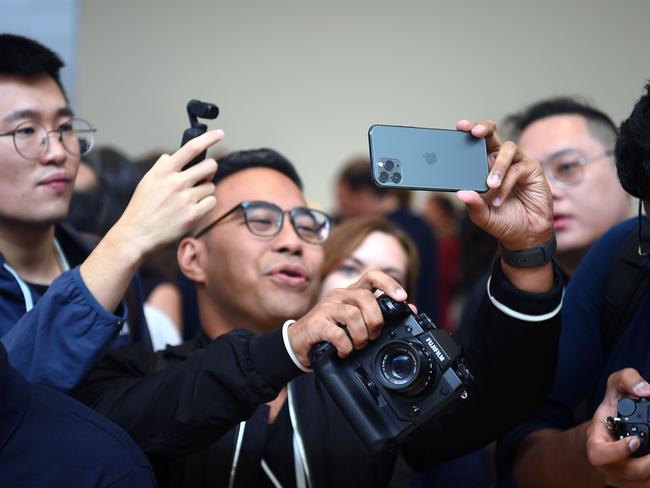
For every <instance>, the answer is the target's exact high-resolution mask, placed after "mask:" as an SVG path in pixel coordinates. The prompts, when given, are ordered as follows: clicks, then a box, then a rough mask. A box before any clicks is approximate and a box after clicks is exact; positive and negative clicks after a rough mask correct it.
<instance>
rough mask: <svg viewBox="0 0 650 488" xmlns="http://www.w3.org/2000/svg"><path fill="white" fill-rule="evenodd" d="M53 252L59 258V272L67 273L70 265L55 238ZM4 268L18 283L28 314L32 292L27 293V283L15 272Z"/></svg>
mask: <svg viewBox="0 0 650 488" xmlns="http://www.w3.org/2000/svg"><path fill="white" fill-rule="evenodd" d="M54 250H55V251H56V255H57V257H58V258H59V265H60V266H61V271H62V272H66V271H68V270H69V269H70V265H69V264H68V260H67V259H66V258H65V254H63V250H62V249H61V245H60V244H59V240H58V239H57V238H56V237H55V238H54ZM4 268H5V269H6V270H7V271H9V273H11V274H12V276H13V277H14V279H15V280H16V281H17V282H18V286H19V287H20V291H21V292H22V294H23V300H25V312H29V311H30V310H31V309H32V308H34V299H33V298H32V292H31V291H29V285H27V283H25V280H23V279H22V278H21V277H20V276H19V275H18V273H17V272H16V270H15V269H13V268H12V267H11V266H9V265H8V264H7V263H4Z"/></svg>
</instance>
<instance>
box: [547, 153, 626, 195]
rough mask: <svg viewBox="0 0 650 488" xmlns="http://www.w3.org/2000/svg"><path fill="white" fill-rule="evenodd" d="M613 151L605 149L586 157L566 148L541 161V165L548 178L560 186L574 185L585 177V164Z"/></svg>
mask: <svg viewBox="0 0 650 488" xmlns="http://www.w3.org/2000/svg"><path fill="white" fill-rule="evenodd" d="M613 154H614V152H613V151H611V150H610V151H605V152H603V153H600V154H596V155H595V156H591V157H586V156H585V155H584V154H582V152H580V151H577V150H575V149H567V150H566V151H561V152H559V153H557V154H555V155H554V156H552V157H551V158H550V159H549V160H548V161H542V167H543V168H544V172H545V173H546V174H547V176H548V178H549V179H550V180H552V181H553V183H555V184H556V185H557V186H559V187H561V188H569V187H572V186H576V185H578V184H580V183H581V182H582V180H583V179H584V177H585V165H586V164H587V163H590V162H592V161H598V160H599V159H603V158H605V157H608V158H609V157H611V156H612V155H613Z"/></svg>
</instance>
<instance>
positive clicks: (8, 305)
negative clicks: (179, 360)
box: [0, 34, 223, 391]
mask: <svg viewBox="0 0 650 488" xmlns="http://www.w3.org/2000/svg"><path fill="white" fill-rule="evenodd" d="M0 53H1V54H0V195H2V199H0V341H1V342H2V344H3V345H4V347H5V348H6V349H7V353H8V356H9V361H10V363H11V364H12V365H13V366H14V367H15V368H16V369H18V370H19V371H20V372H21V373H22V374H23V375H24V376H25V377H26V378H27V379H28V380H30V381H33V382H37V383H40V384H45V385H48V386H52V387H54V388H57V389H59V390H64V391H65V390H69V389H71V388H73V387H74V386H75V385H76V384H77V383H78V381H79V380H80V378H83V376H85V374H86V373H87V372H88V371H89V369H90V368H91V367H92V365H93V364H94V363H95V361H96V360H97V358H98V357H99V356H100V355H101V353H102V352H103V351H104V350H105V349H106V348H107V347H109V346H110V345H111V344H112V346H114V347H117V346H120V345H124V344H128V343H130V342H132V341H133V340H137V341H140V342H143V343H144V344H145V345H149V342H150V341H149V337H148V333H147V327H146V324H145V323H144V318H143V314H142V305H141V304H142V300H141V298H140V296H139V295H138V293H136V292H134V291H133V290H131V291H129V292H127V288H129V283H130V282H131V281H132V279H133V276H134V274H135V271H136V270H137V268H138V267H139V265H140V264H141V263H142V262H143V260H144V259H145V258H146V257H147V255H148V254H150V253H151V252H153V251H155V250H156V249H158V248H159V247H161V246H162V245H164V244H167V243H170V242H173V241H174V240H175V239H177V238H178V237H180V236H182V235H183V234H184V233H185V232H186V231H187V230H188V229H189V228H191V226H192V225H194V224H195V223H196V222H197V221H198V220H199V219H200V218H202V217H203V215H205V214H206V213H207V212H209V211H210V210H212V208H213V207H214V205H215V200H214V196H213V189H214V186H213V185H212V183H209V182H205V181H208V180H209V179H210V178H211V177H212V175H213V174H214V172H215V170H216V163H215V161H213V160H205V161H203V162H201V163H199V164H197V165H195V166H193V167H191V168H190V169H187V170H185V171H181V170H182V168H183V166H185V164H186V163H187V162H189V161H190V160H191V159H192V158H193V157H195V156H196V155H198V154H200V153H201V152H202V151H204V150H205V149H206V148H207V147H209V146H210V145H212V144H214V143H216V142H218V141H219V140H220V139H221V138H222V137H223V132H221V131H211V132H208V133H206V134H204V135H203V136H202V137H199V138H197V139H194V140H193V141H191V142H190V143H189V144H187V145H186V146H184V147H183V148H182V149H181V150H179V151H178V152H176V153H175V154H173V155H172V156H168V155H164V156H162V157H161V158H160V159H159V161H158V162H157V163H156V164H155V165H154V167H153V168H152V170H151V171H149V173H147V175H145V177H144V178H143V180H142V181H141V183H140V184H139V185H138V188H137V189H136V192H135V194H134V196H133V198H132V200H131V202H130V204H129V207H128V208H127V210H126V211H125V212H124V214H123V216H122V217H121V218H120V220H119V221H118V222H117V224H116V225H115V226H114V227H113V228H112V229H111V230H110V231H109V232H108V233H107V235H106V237H105V238H104V239H103V240H102V241H101V242H100V243H99V244H98V245H97V247H96V248H95V250H94V251H93V252H92V253H90V249H89V247H88V246H87V245H86V244H85V243H83V242H82V241H81V239H80V238H79V237H78V236H77V235H76V234H75V233H74V231H73V230H72V229H69V228H66V227H64V226H61V225H59V223H60V222H61V221H62V220H63V219H64V218H65V217H66V215H67V212H68V206H69V203H70V198H71V195H72V190H73V184H74V179H75V176H76V173H77V169H78V166H79V158H80V156H81V155H82V154H84V153H86V152H87V151H88V150H90V148H91V147H92V145H93V142H94V133H95V129H94V128H92V126H91V125H90V124H89V123H88V122H86V121H84V120H83V119H79V118H77V117H76V116H75V114H74V112H73V111H72V109H71V108H70V106H69V105H68V101H67V99H66V96H65V93H64V90H63V87H62V85H61V81H60V79H59V70H60V68H61V67H62V66H63V63H62V61H61V60H60V59H59V57H58V56H57V55H56V54H55V53H53V52H52V51H50V50H49V49H47V48H46V47H44V46H42V45H40V44H38V43H36V42H35V41H32V40H30V39H26V38H24V37H20V36H14V35H8V34H3V35H0ZM201 181H204V182H203V183H201V184H198V185H197V183H198V182H201ZM125 292H127V294H126V295H125ZM123 296H125V299H124V300H123Z"/></svg>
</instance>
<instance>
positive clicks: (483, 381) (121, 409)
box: [79, 263, 563, 487]
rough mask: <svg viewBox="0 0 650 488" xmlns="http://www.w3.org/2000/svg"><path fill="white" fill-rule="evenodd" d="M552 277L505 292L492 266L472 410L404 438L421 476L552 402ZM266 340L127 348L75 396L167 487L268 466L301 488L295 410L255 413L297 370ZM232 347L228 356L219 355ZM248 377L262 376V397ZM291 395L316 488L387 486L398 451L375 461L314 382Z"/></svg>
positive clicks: (296, 386) (466, 407)
mask: <svg viewBox="0 0 650 488" xmlns="http://www.w3.org/2000/svg"><path fill="white" fill-rule="evenodd" d="M556 276H557V279H556V283H555V286H554V288H553V290H552V291H550V292H549V293H545V294H529V293H523V292H521V291H519V290H517V289H515V288H514V287H513V286H512V285H510V284H509V283H508V282H507V280H506V279H505V277H504V276H503V274H502V273H501V271H500V266H499V263H497V264H496V266H495V269H494V272H493V277H492V280H491V285H490V291H491V295H492V297H493V300H490V299H489V298H488V297H487V296H486V298H485V299H484V300H483V302H482V303H481V310H480V313H479V314H478V315H477V317H478V318H479V319H478V323H477V327H476V335H475V339H474V341H473V343H472V345H471V347H470V349H469V351H468V352H467V355H466V363H467V365H468V366H469V368H470V369H471V371H472V372H473V374H474V376H475V378H476V381H475V383H474V385H473V386H472V388H471V390H470V395H469V398H468V399H467V400H463V401H462V402H460V403H459V404H458V406H456V407H455V408H454V409H453V410H452V411H449V412H448V413H446V414H444V415H442V416H440V417H439V418H437V419H436V420H434V421H432V422H430V423H429V424H428V425H426V426H425V427H423V428H422V429H420V430H419V431H416V432H415V433H414V434H413V435H412V436H411V437H410V438H409V439H408V441H407V443H406V444H405V445H404V448H403V452H404V454H405V457H406V459H407V460H408V461H409V462H410V463H411V464H412V465H413V466H414V467H416V468H423V467H425V466H427V465H430V464H431V463H436V462H440V461H443V460H446V459H449V458H451V457H455V456H457V455H459V454H462V453H464V452H468V451H471V450H473V449H476V448H477V447H480V446H483V445H485V444H486V443H488V442H490V441H491V440H494V439H495V438H496V437H497V436H498V435H499V434H500V433H502V432H505V431H507V430H508V429H509V428H510V427H512V426H513V425H515V424H516V423H517V422H519V421H520V420H521V419H523V418H525V417H526V416H527V415H529V414H530V413H531V412H533V411H534V410H535V408H536V407H537V406H538V405H539V404H540V403H541V401H542V400H543V399H544V398H545V396H546V394H547V393H548V391H549V389H550V386H551V384H552V381H553V373H554V369H555V362H556V357H557V344H558V337H559V331H560V317H559V314H558V313H555V314H553V313H551V312H552V311H555V310H556V309H558V307H559V305H560V302H561V296H562V288H563V282H562V278H561V276H559V274H558V273H556ZM495 303H497V304H498V305H499V307H500V308H497V306H496V305H495ZM508 309H514V310H516V311H517V312H520V313H523V314H527V315H528V316H531V317H533V318H535V316H537V317H539V316H543V315H544V314H546V315H547V317H546V318H545V319H543V320H540V321H533V322H529V321H526V320H521V319H517V318H513V317H512V316H511V315H513V314H511V315H509V314H508V313H507V312H508ZM502 310H504V311H505V312H506V313H504V311H502ZM514 315H516V314H514ZM233 337H236V338H238V339H237V340H233ZM262 340H268V338H266V339H265V336H257V337H254V338H251V337H250V334H246V333H245V332H244V331H241V330H240V331H236V332H233V333H230V334H226V335H225V336H221V337H220V338H218V339H217V340H215V341H213V342H209V341H208V340H207V339H206V338H197V339H195V340H193V341H191V342H189V343H186V344H184V345H181V346H177V347H173V348H168V349H167V350H166V351H163V352H160V353H156V354H155V355H143V354H142V353H139V352H138V351H137V350H135V349H133V348H126V349H124V350H122V351H121V352H119V353H111V354H110V355H109V356H108V357H107V358H106V359H105V360H104V362H103V363H102V365H101V366H100V369H99V370H97V371H95V372H94V373H92V374H91V376H90V378H89V379H88V382H87V383H86V385H82V388H81V390H80V391H79V397H80V398H81V399H82V400H84V401H86V402H87V403H89V404H90V405H91V406H93V407H94V408H95V409H97V410H98V411H100V412H102V413H104V414H106V415H108V416H109V417H110V418H111V419H113V420H114V421H116V422H117V423H118V424H120V425H122V426H123V427H124V428H126V430H127V431H129V432H130V433H131V434H132V435H133V436H134V438H135V440H136V442H138V443H139V444H140V445H141V446H142V448H143V449H144V450H145V452H146V453H147V454H149V456H150V459H151V461H152V464H153V465H154V469H155V470H156V474H157V477H158V482H159V483H160V484H161V486H188V487H189V486H193V487H195V486H198V487H201V486H228V483H229V480H230V478H231V476H232V475H234V478H235V481H236V482H235V485H234V486H272V485H270V482H269V480H268V477H267V475H266V474H264V472H263V470H262V468H261V467H260V463H261V459H264V460H265V461H266V463H267V464H268V465H269V466H270V468H271V471H272V472H273V473H274V474H275V475H276V476H277V477H278V478H279V480H280V482H281V483H282V485H283V486H295V476H294V452H293V447H292V422H291V419H290V413H289V405H288V402H285V405H284V407H283V408H282V409H281V411H280V413H279V415H278V418H277V419H276V421H275V422H274V424H271V425H269V424H267V421H266V420H267V416H268V407H267V406H266V405H261V406H259V407H257V408H256V405H257V404H261V403H264V402H266V401H269V400H270V399H272V398H274V396H275V395H276V394H277V392H278V390H279V389H280V388H281V386H282V385H283V384H284V383H282V382H280V381H278V380H279V379H280V378H281V376H282V374H281V370H282V368H286V369H287V370H288V371H291V373H290V374H285V375H284V376H285V378H288V377H289V376H291V375H292V374H293V375H295V374H296V369H297V368H295V366H294V367H293V369H291V368H289V363H287V360H286V358H284V356H287V355H286V352H284V353H283V351H282V350H281V349H277V348H276V349H271V348H260V347H256V346H255V345H254V344H255V343H256V341H257V342H259V341H262ZM224 342H226V343H228V344H229V346H228V347H225V348H224V347H223V346H222V345H220V344H221V343H224ZM242 351H243V352H242ZM224 352H225V354H224ZM247 352H248V353H249V354H250V355H251V357H249V358H248V360H247V361H244V364H245V365H246V364H248V366H244V367H242V366H241V364H240V363H239V362H238V361H240V360H241V359H242V355H243V356H246V353H247ZM258 354H260V355H261V357H258ZM271 358H274V359H273V360H271ZM251 361H252V362H251ZM282 361H284V362H282ZM255 363H257V364H255ZM263 364H265V366H263ZM282 364H283V365H284V366H282ZM260 367H264V368H272V369H271V370H268V371H267V370H266V369H259V368H260ZM158 369H163V371H162V372H156V371H157V370H158ZM251 375H252V376H253V377H257V378H258V381H257V382H253V383H257V384H256V386H255V387H252V386H253V385H252V384H251V380H250V379H249V378H248V376H251ZM262 375H264V377H265V378H264V380H265V381H269V380H271V379H272V378H275V379H274V380H273V381H274V382H272V386H271V385H267V386H264V385H263V384H260V383H259V380H260V379H262V378H263V376H262ZM202 378H204V379H203V380H202ZM290 389H291V391H292V396H293V405H294V408H295V416H296V420H297V422H296V423H297V424H298V430H299V432H300V435H301V438H302V441H303V442H304V452H305V456H304V457H305V461H306V465H307V467H308V471H309V473H310V480H311V483H312V486H315V487H327V486H337V487H338V486H387V485H388V483H389V481H390V477H391V474H392V470H393V466H394V462H395V459H396V453H384V454H380V455H375V456H371V455H369V454H368V451H367V450H366V449H365V447H364V445H363V444H362V443H361V441H360V440H359V439H358V438H357V436H356V434H355V433H354V431H353V430H352V427H351V426H350V425H349V424H348V422H347V420H346V419H345V418H344V417H343V414H342V413H341V412H340V410H339V409H338V407H337V406H336V405H335V404H334V401H333V400H332V398H331V397H330V396H329V394H328V393H327V392H326V391H325V390H324V388H323V386H322V385H321V384H320V383H319V381H318V380H317V378H316V376H315V375H313V374H311V375H302V376H300V377H298V378H296V379H295V380H294V381H293V382H292V384H291V385H290ZM249 418H250V420H249V421H248V422H247V423H246V425H245V427H244V430H243V435H242V439H241V449H240V450H239V455H238V458H237V462H236V463H233V459H234V457H235V455H234V454H235V448H236V445H237V441H238V438H239V437H240V432H241V429H242V426H241V425H240V426H239V427H236V425H237V424H238V423H239V422H240V421H241V420H244V419H249ZM215 441H216V442H215ZM193 450H194V451H195V452H191V451H193ZM183 453H184V454H185V455H181V454H183ZM234 464H236V465H235V466H234V468H235V469H233V465H234Z"/></svg>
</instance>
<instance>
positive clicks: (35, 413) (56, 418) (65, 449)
mask: <svg viewBox="0 0 650 488" xmlns="http://www.w3.org/2000/svg"><path fill="white" fill-rule="evenodd" d="M27 415H28V416H27ZM27 415H26V419H25V420H26V421H29V420H28V419H31V421H29V422H30V423H31V424H32V425H31V429H35V430H33V431H39V430H41V429H42V432H43V433H47V432H49V433H50V435H51V436H52V437H53V438H56V439H57V443H56V444H55V445H54V446H55V447H53V446H50V447H49V450H50V452H51V454H52V455H53V456H54V457H58V458H60V459H62V460H65V459H74V463H73V465H74V466H85V468H84V470H85V471H87V475H88V476H89V477H92V478H96V479H105V480H107V479H111V480H114V481H119V480H122V479H124V478H128V477H129V476H130V475H132V474H133V473H134V472H135V471H137V470H140V469H145V470H150V467H149V463H148V461H147V459H146V457H145V455H144V454H143V453H142V451H141V450H140V449H139V448H138V446H137V445H136V444H135V442H134V441H133V440H132V439H131V438H130V437H129V436H128V434H127V433H126V432H125V431H124V430H122V429H121V428H120V427H118V426H117V425H116V424H114V423H113V422H111V421H110V420H108V419H107V418H105V417H103V416H101V415H99V414H98V413H96V412H94V411H93V410H91V409H89V408H88V407H86V406H84V405H82V404H81V403H79V402H77V401H76V400H74V399H72V398H69V397H67V396H65V395H63V394H60V393H58V392H55V391H53V390H50V389H48V388H45V387H40V386H37V385H33V386H32V394H31V399H30V404H29V412H28V414H27ZM41 422H42V423H43V425H42V426H39V424H40V423H41ZM57 432H58V435H57ZM49 437H50V436H49V435H45V436H34V439H33V442H34V444H38V441H37V438H41V439H44V443H47V439H48V438H49ZM35 449H36V447H35ZM52 451H56V453H54V452H52ZM62 462H64V461H62ZM93 473H94V474H93ZM84 479H86V478H84Z"/></svg>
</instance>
